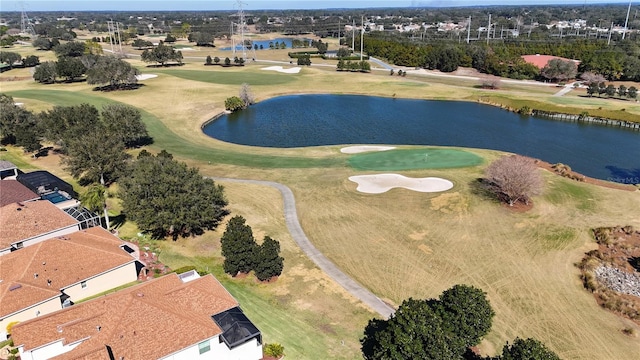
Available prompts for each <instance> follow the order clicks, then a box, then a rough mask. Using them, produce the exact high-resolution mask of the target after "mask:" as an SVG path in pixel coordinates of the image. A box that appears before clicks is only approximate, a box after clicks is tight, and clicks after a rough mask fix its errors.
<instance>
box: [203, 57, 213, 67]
mask: <svg viewBox="0 0 640 360" xmlns="http://www.w3.org/2000/svg"><path fill="white" fill-rule="evenodd" d="M204 64H205V65H211V64H213V59H212V58H211V55H207V58H206V59H205V61H204Z"/></svg>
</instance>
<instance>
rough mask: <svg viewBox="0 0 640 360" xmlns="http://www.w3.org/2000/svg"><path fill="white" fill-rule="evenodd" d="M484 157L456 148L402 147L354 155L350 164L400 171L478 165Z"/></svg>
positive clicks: (370, 168) (362, 168)
mask: <svg viewBox="0 0 640 360" xmlns="http://www.w3.org/2000/svg"><path fill="white" fill-rule="evenodd" d="M481 163H482V158H481V157H480V156H478V155H475V154H473V153H470V152H467V151H464V150H456V149H435V148H418V149H401V150H388V151H380V152H369V153H361V154H356V155H353V156H351V157H350V158H349V165H351V166H352V167H353V168H354V169H358V170H380V171H399V170H417V169H449V168H458V167H468V166H476V165H479V164H481Z"/></svg>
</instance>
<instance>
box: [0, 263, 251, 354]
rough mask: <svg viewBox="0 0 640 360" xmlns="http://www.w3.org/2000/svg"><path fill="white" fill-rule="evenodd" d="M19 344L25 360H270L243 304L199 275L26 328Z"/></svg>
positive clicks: (147, 286)
mask: <svg viewBox="0 0 640 360" xmlns="http://www.w3.org/2000/svg"><path fill="white" fill-rule="evenodd" d="M189 279H191V280H190V281H189ZM12 338H13V341H14V344H15V346H17V347H18V349H19V352H20V357H21V359H23V360H40V359H54V360H64V359H105V360H106V359H123V360H128V359H145V360H147V359H149V360H151V359H172V360H173V359H175V360H178V359H221V360H227V359H229V360H231V359H248V360H251V359H256V360H257V359H261V358H262V344H261V343H262V338H261V334H260V331H259V330H258V329H257V328H256V327H255V326H254V325H253V324H252V323H251V321H250V320H249V319H248V318H247V317H246V316H245V315H244V314H243V312H242V310H241V309H240V307H239V305H238V302H237V301H236V300H235V299H234V298H233V297H232V296H231V294H229V292H228V291H227V290H226V289H225V288H224V287H223V286H222V285H221V284H220V283H219V282H218V280H217V279H215V278H214V277H213V276H212V275H206V276H203V277H199V276H198V275H197V273H195V272H194V273H193V274H191V277H189V276H185V277H183V278H181V277H179V276H178V275H176V274H175V273H173V274H169V275H166V276H163V277H160V278H157V279H154V280H150V281H148V282H145V283H142V284H139V285H136V286H134V287H130V288H127V289H124V290H120V291H118V292H115V293H112V294H109V295H106V296H102V297H99V298H96V299H93V300H90V301H87V302H84V303H80V304H76V305H74V306H71V307H68V308H65V309H63V310H61V311H57V312H55V313H52V314H49V315H46V316H41V317H39V318H37V319H33V320H30V321H25V322H23V323H20V324H17V325H15V326H14V327H13V331H12Z"/></svg>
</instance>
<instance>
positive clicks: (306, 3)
mask: <svg viewBox="0 0 640 360" xmlns="http://www.w3.org/2000/svg"><path fill="white" fill-rule="evenodd" d="M242 3H243V6H242V7H243V8H244V9H245V10H260V9H330V8H373V7H408V6H421V7H424V6H432V7H448V6H449V7H451V6H484V5H547V4H551V5H559V4H567V5H569V4H579V5H584V4H629V1H628V0H386V1H383V0H322V1H320V0H297V1H292V0H242ZM638 4H640V2H638V0H634V1H633V5H634V6H635V5H638ZM23 9H24V10H25V11H27V12H29V11H102V10H119V11H144V10H158V11H172V10H173V11H178V10H238V5H237V1H236V0H130V1H122V0H113V1H105V0H0V13H1V12H4V11H22V10H23Z"/></svg>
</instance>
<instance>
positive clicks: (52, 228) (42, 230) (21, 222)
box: [0, 201, 80, 257]
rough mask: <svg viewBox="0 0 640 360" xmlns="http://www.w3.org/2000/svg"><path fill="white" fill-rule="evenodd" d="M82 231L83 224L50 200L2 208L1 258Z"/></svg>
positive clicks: (0, 231) (0, 217) (21, 203)
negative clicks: (42, 242)
mask: <svg viewBox="0 0 640 360" xmlns="http://www.w3.org/2000/svg"><path fill="white" fill-rule="evenodd" d="M79 230H80V223H79V222H78V221H77V220H76V219H74V218H73V217H72V216H70V215H69V214H67V213H66V212H64V211H62V210H60V209H58V208H57V207H56V206H55V205H53V204H52V203H51V202H49V201H30V202H24V203H23V202H15V203H11V204H8V205H5V206H2V207H0V257H1V256H3V255H6V254H8V253H10V252H11V251H15V250H18V249H22V248H23V247H27V246H30V245H34V244H37V243H39V242H41V241H44V240H46V239H51V238H54V237H56V236H62V235H67V234H70V233H73V232H76V231H79Z"/></svg>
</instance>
